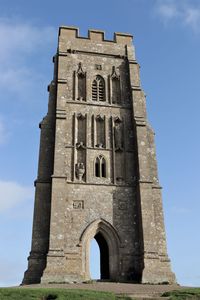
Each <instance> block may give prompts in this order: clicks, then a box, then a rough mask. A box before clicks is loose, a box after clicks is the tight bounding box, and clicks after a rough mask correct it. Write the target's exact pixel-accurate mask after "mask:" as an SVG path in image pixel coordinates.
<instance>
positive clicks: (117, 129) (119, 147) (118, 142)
mask: <svg viewBox="0 0 200 300" xmlns="http://www.w3.org/2000/svg"><path fill="white" fill-rule="evenodd" d="M114 138H115V151H123V123H122V120H121V119H120V118H119V117H116V118H115V119H114Z"/></svg>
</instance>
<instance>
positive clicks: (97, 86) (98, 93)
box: [92, 75, 105, 101]
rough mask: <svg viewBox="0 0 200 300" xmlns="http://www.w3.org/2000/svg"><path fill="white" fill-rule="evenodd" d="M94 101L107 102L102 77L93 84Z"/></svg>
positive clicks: (98, 77) (97, 77)
mask: <svg viewBox="0 0 200 300" xmlns="http://www.w3.org/2000/svg"><path fill="white" fill-rule="evenodd" d="M92 100H93V101H105V81H104V79H103V78H102V77H101V76H100V75H97V76H96V79H94V80H93V82H92Z"/></svg>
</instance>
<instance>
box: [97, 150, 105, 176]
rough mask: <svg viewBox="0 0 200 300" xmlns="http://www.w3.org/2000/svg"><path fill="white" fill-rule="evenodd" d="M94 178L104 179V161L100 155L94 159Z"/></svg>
mask: <svg viewBox="0 0 200 300" xmlns="http://www.w3.org/2000/svg"><path fill="white" fill-rule="evenodd" d="M94 172H95V176H96V177H100V178H106V160H105V158H104V157H103V156H102V155H99V156H98V157H96V159H95V170H94Z"/></svg>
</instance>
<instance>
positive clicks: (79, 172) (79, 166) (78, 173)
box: [76, 163, 85, 181]
mask: <svg viewBox="0 0 200 300" xmlns="http://www.w3.org/2000/svg"><path fill="white" fill-rule="evenodd" d="M84 174H85V166H84V163H77V164H76V176H77V178H78V180H79V181H81V180H82V178H83V175H84Z"/></svg>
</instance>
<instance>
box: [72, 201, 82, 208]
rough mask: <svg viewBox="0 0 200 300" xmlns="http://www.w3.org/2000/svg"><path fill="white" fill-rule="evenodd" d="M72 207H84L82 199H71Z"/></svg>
mask: <svg viewBox="0 0 200 300" xmlns="http://www.w3.org/2000/svg"><path fill="white" fill-rule="evenodd" d="M73 209H84V201H83V200H74V201H73Z"/></svg>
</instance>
